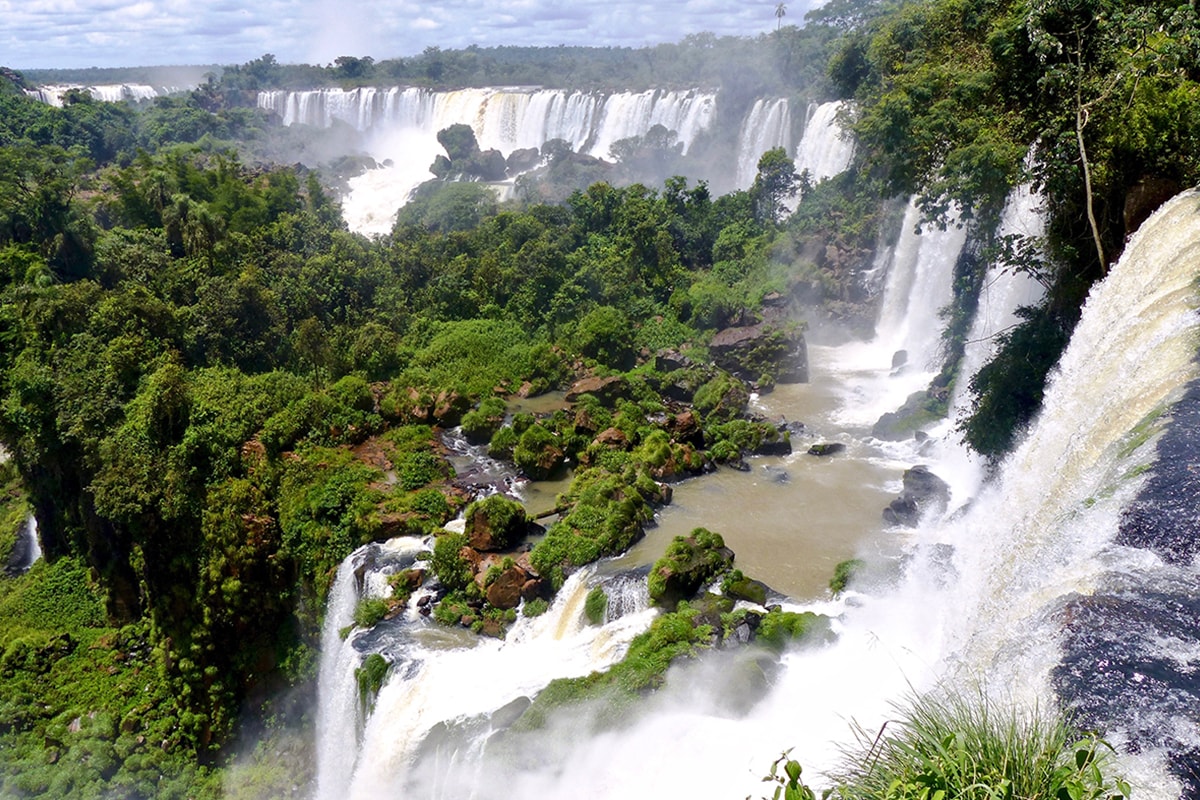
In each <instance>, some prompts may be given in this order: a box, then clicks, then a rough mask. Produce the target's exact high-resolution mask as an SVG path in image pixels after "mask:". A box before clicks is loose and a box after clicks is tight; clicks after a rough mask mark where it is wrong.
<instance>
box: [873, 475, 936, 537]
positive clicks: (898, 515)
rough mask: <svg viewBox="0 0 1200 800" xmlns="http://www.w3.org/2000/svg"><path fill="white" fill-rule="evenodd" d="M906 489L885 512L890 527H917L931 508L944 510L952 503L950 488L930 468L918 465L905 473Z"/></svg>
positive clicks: (885, 518)
mask: <svg viewBox="0 0 1200 800" xmlns="http://www.w3.org/2000/svg"><path fill="white" fill-rule="evenodd" d="M903 480H904V489H903V491H901V492H900V496H899V497H897V498H896V499H895V500H893V501H892V502H891V503H890V504H889V505H888V507H887V508H885V509H884V510H883V519H884V521H885V522H887V523H888V524H889V525H903V526H905V527H909V528H911V527H913V526H915V525H916V524H917V523H918V522H919V521H920V519H921V515H922V514H924V513H925V512H926V511H927V510H929V509H931V508H941V509H944V508H945V507H946V504H947V503H949V502H950V486H949V485H948V484H947V483H946V482H945V481H944V480H942V479H941V478H939V477H938V476H937V475H934V474H933V473H932V472H930V471H929V468H928V467H926V466H923V465H920V464H918V465H917V466H915V467H913V468H912V469H910V470H906V471H905V472H904V479H903Z"/></svg>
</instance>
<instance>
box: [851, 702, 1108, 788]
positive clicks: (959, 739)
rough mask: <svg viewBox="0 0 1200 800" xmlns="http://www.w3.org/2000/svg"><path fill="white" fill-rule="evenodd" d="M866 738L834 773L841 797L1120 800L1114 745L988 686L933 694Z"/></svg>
mask: <svg viewBox="0 0 1200 800" xmlns="http://www.w3.org/2000/svg"><path fill="white" fill-rule="evenodd" d="M897 710H898V711H899V720H898V722H897V723H896V724H892V723H889V725H888V726H887V727H886V728H885V729H884V730H882V731H880V732H878V735H876V732H874V731H864V730H861V729H859V730H858V731H857V735H858V740H859V742H858V745H857V747H855V748H854V749H852V750H851V751H850V752H849V753H848V754H847V756H846V758H845V759H844V761H843V763H842V765H841V766H840V768H839V769H837V770H835V772H834V773H833V774H832V775H831V777H832V778H833V780H834V786H833V790H832V794H831V797H832V798H833V800H890V799H891V798H896V799H897V800H908V799H909V798H912V799H913V800H916V798H926V797H929V798H936V797H946V798H951V797H954V798H964V800H990V799H991V798H995V797H1021V798H1045V800H1054V799H1055V798H1070V800H1099V799H1100V798H1105V800H1118V799H1119V798H1128V797H1129V791H1130V790H1129V785H1128V784H1127V783H1125V782H1124V781H1123V780H1120V779H1117V778H1113V777H1111V776H1110V774H1108V773H1109V771H1110V761H1109V757H1108V753H1109V752H1110V751H1111V747H1109V745H1108V744H1107V743H1106V742H1104V741H1103V740H1102V739H1099V738H1097V737H1096V736H1095V735H1094V734H1085V733H1081V732H1080V731H1077V730H1074V729H1073V728H1071V726H1069V725H1068V724H1066V723H1065V722H1064V721H1063V720H1062V719H1061V718H1059V717H1051V716H1048V715H1046V714H1043V713H1039V712H1038V711H1037V710H1034V711H1032V712H1025V713H1022V712H1020V711H1018V710H1016V709H1000V708H997V707H996V706H995V705H994V704H993V703H992V701H990V700H988V699H987V698H986V697H984V696H983V695H982V693H981V694H979V695H978V696H963V695H961V694H949V695H944V694H926V695H924V696H923V697H920V698H918V699H916V700H914V701H912V703H911V705H909V707H907V708H900V709H897Z"/></svg>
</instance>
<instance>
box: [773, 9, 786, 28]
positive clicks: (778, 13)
mask: <svg viewBox="0 0 1200 800" xmlns="http://www.w3.org/2000/svg"><path fill="white" fill-rule="evenodd" d="M785 14H787V4H786V3H776V4H775V30H777V31H778V30H779V29H780V27H782V25H783V17H784V15H785Z"/></svg>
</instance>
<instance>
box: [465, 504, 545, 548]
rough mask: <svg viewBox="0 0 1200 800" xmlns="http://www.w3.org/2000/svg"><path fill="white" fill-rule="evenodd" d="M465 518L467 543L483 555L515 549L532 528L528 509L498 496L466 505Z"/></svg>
mask: <svg viewBox="0 0 1200 800" xmlns="http://www.w3.org/2000/svg"><path fill="white" fill-rule="evenodd" d="M464 516H465V517H466V523H467V524H466V529H465V533H466V537H467V543H468V544H470V545H471V547H473V548H474V549H476V550H479V551H480V552H493V551H498V550H509V549H511V548H513V547H515V546H516V545H517V544H518V543H519V542H520V541H521V539H523V538H524V537H525V532H526V530H527V529H528V527H529V519H528V517H527V516H526V514H525V506H523V505H521V504H520V503H518V502H517V501H515V500H509V499H508V498H507V497H504V496H503V495H498V494H496V495H492V496H490V497H485V498H484V499H482V500H478V501H476V502H474V503H472V504H471V505H469V506H467V510H466V512H465V514H464Z"/></svg>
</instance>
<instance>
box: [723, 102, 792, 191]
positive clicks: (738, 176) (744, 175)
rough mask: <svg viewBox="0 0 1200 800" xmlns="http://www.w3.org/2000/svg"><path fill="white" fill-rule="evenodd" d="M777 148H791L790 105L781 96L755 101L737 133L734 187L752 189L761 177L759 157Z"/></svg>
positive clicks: (788, 149) (789, 149)
mask: <svg viewBox="0 0 1200 800" xmlns="http://www.w3.org/2000/svg"><path fill="white" fill-rule="evenodd" d="M776 147H782V148H783V149H785V150H787V151H789V152H790V151H791V149H792V114H791V105H790V104H789V103H788V101H787V100H786V99H785V98H782V97H778V98H771V99H767V98H762V99H759V100H755V101H754V105H753V106H752V107H751V108H750V113H749V114H747V115H746V119H745V120H744V121H743V122H742V127H741V130H739V131H738V144H737V172H736V173H735V178H734V181H735V183H734V186H735V188H738V189H749V188H750V186H751V185H752V184H753V183H754V178H755V176H756V175H758V160H759V158H761V157H762V154H763V153H765V152H766V151H768V150H773V149H774V148H776Z"/></svg>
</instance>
